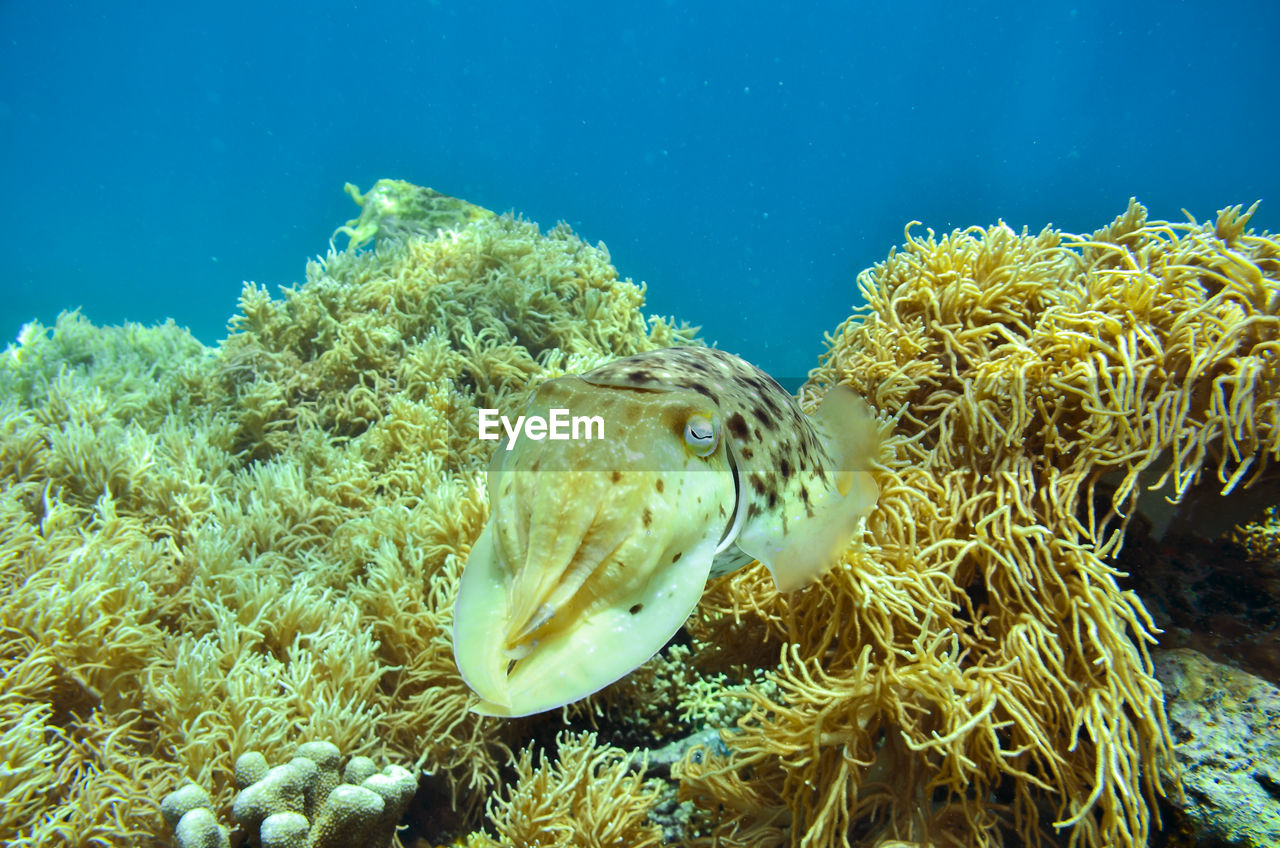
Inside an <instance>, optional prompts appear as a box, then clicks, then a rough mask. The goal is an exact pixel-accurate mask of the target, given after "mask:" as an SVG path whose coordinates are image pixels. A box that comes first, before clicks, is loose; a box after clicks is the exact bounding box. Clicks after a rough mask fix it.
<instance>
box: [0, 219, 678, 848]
mask: <svg viewBox="0 0 1280 848" xmlns="http://www.w3.org/2000/svg"><path fill="white" fill-rule="evenodd" d="M366 202H367V200H366ZM377 242H378V243H377V248H376V250H373V251H363V252H361V251H344V252H338V251H331V252H330V253H329V255H328V256H327V257H326V258H325V259H324V260H323V261H316V262H312V263H310V265H309V266H308V269H307V276H308V279H307V281H306V283H305V284H303V285H300V286H298V287H296V288H291V289H287V290H286V291H284V292H283V296H282V297H279V298H273V297H271V296H270V295H269V294H268V293H267V292H266V291H264V290H263V289H261V288H259V287H257V286H254V285H252V284H250V285H247V286H246V288H245V290H244V293H243V296H242V297H241V314H239V315H238V316H236V317H235V318H234V319H233V320H232V330H231V334H230V336H229V338H227V339H226V340H225V341H224V342H223V343H222V344H221V345H220V346H219V347H218V348H216V349H213V350H207V349H205V348H203V347H202V346H201V345H199V344H198V343H196V342H195V341H194V340H193V339H191V337H190V336H189V335H188V334H186V333H185V332H184V331H181V330H178V329H176V328H173V327H158V328H153V329H143V328H137V327H132V326H129V327H124V328H97V327H93V326H91V325H89V324H88V323H87V322H85V321H84V320H83V319H81V318H79V317H78V316H75V315H64V316H63V317H61V318H60V319H59V321H58V323H57V325H56V326H55V327H53V328H51V329H46V328H42V327H38V326H33V327H31V328H29V330H28V331H27V332H25V333H24V335H23V338H22V339H21V341H20V344H19V345H18V346H16V347H14V348H11V349H10V351H9V352H8V353H7V354H5V355H4V356H3V358H0V363H2V364H0V388H2V389H3V393H2V394H0V589H2V590H3V591H2V592H0V671H2V672H3V674H4V680H5V686H4V688H3V690H2V691H0V744H3V757H4V761H5V763H6V772H5V777H4V779H3V781H0V841H4V842H6V844H13V845H45V844H53V843H55V842H56V843H58V844H66V845H77V844H99V845H126V844H127V845H148V844H165V842H166V841H167V839H166V837H164V836H162V833H163V831H164V828H163V825H162V823H161V821H160V814H159V810H158V802H159V799H160V798H161V797H163V796H164V795H165V794H166V793H167V792H169V791H171V790H172V789H174V788H176V787H178V786H179V785H180V784H182V783H184V782H186V781H194V782H196V783H198V784H200V785H201V786H203V787H206V788H207V790H208V791H209V794H210V798H211V805H212V810H213V811H214V812H215V813H216V818H217V819H221V820H223V821H229V820H230V818H229V816H230V813H231V807H232V803H233V798H234V795H235V785H234V780H233V775H234V764H235V763H236V761H237V758H239V757H240V756H241V755H243V754H245V753H246V752H248V751H259V752H261V753H262V754H263V755H265V756H266V757H267V758H268V759H269V760H272V761H278V760H281V759H283V758H286V757H287V756H288V755H289V754H290V753H291V752H292V751H293V749H294V746H295V745H297V744H298V743H299V742H307V741H311V740H319V739H324V740H329V741H331V742H333V743H334V744H336V745H338V746H339V747H340V748H341V749H342V750H343V751H344V752H346V753H347V754H349V755H361V756H373V757H378V758H381V759H384V760H386V761H388V762H392V763H398V764H401V765H403V766H405V767H408V768H411V769H419V768H421V769H425V770H427V771H429V772H431V773H433V774H435V775H436V776H437V780H438V781H439V782H438V784H437V786H438V787H440V791H443V792H444V794H445V800H444V803H445V806H448V804H449V803H450V802H451V801H456V804H457V806H458V807H459V808H461V809H463V810H472V811H479V810H480V809H482V807H483V802H484V799H485V796H486V793H487V791H488V790H490V789H492V788H493V787H494V786H495V784H496V781H497V776H498V764H499V763H500V762H501V761H502V760H503V759H504V758H505V757H506V756H507V753H508V752H507V743H508V742H509V741H511V740H512V739H514V738H516V735H517V734H520V733H521V731H520V729H519V728H518V727H516V726H514V725H509V724H503V723H501V722H497V721H494V720H491V719H483V718H480V717H477V716H475V715H473V714H471V713H469V712H468V711H467V705H468V703H469V702H470V699H471V697H472V696H471V695H470V694H469V692H468V690H467V689H466V687H465V686H464V685H463V683H462V681H461V679H460V678H459V677H458V672H457V669H456V667H455V665H454V662H453V656H452V652H451V649H450V644H449V638H448V623H449V618H450V608H451V606H452V603H453V595H454V591H455V585H456V580H457V574H458V571H459V568H460V564H461V561H462V558H464V557H465V555H466V553H467V550H468V548H469V545H470V543H471V541H472V540H473V539H474V538H475V536H476V535H478V534H479V532H480V528H481V526H482V525H483V522H484V520H485V518H486V513H487V506H486V500H485V493H484V474H483V472H484V468H485V464H486V459H487V457H486V456H485V453H484V446H482V445H481V444H480V443H478V442H477V440H476V439H475V437H474V435H475V421H476V409H477V407H479V406H490V407H494V406H499V405H503V404H505V402H506V401H511V402H513V403H514V402H518V398H519V397H520V393H521V392H523V391H525V389H526V387H527V386H528V384H529V383H530V381H531V380H536V379H541V378H542V377H544V376H559V375H560V374H563V373H565V372H566V371H578V370H585V369H588V368H591V367H594V366H596V365H598V364H600V363H602V362H604V361H607V360H610V359H613V358H615V357H616V356H619V355H625V354H630V353H636V352H640V351H643V350H648V349H651V348H654V347H658V346H664V345H669V344H672V343H676V342H685V343H687V342H688V341H689V340H690V338H691V335H692V334H691V332H690V331H689V330H687V329H683V328H676V327H673V326H672V325H671V324H669V323H667V322H665V321H661V320H657V319H653V320H650V321H646V319H645V318H644V316H643V315H642V314H641V312H640V307H641V305H642V303H643V297H644V295H643V289H642V288H641V287H639V286H637V285H634V284H632V283H631V282H630V281H626V280H619V279H618V277H617V274H616V272H615V270H614V269H613V267H612V266H611V265H610V264H609V258H608V254H607V252H606V251H605V250H604V248H603V246H600V247H594V248H593V247H590V246H589V245H587V244H584V243H583V242H582V241H580V240H579V239H578V238H577V237H576V236H574V235H573V234H572V233H571V232H570V231H569V230H568V228H567V227H564V226H561V227H557V228H555V229H553V230H551V231H550V232H549V233H546V234H542V233H540V232H539V230H538V228H537V227H536V226H535V225H533V224H531V223H528V222H525V221H520V220H516V219H513V218H511V217H498V216H492V215H485V216H478V219H477V220H475V221H474V222H473V223H469V224H466V225H465V226H460V227H459V228H457V229H445V230H439V231H437V230H436V229H434V227H433V228H432V229H431V230H430V231H429V232H426V233H422V234H415V233H414V232H412V231H409V230H401V231H398V232H397V233H396V234H395V236H394V237H390V236H389V237H386V238H383V237H379V238H378V240H377Z"/></svg>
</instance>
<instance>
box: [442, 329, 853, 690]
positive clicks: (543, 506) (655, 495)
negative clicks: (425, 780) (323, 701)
mask: <svg viewBox="0 0 1280 848" xmlns="http://www.w3.org/2000/svg"><path fill="white" fill-rule="evenodd" d="M554 409H567V410H570V411H571V412H572V413H573V414H574V415H580V414H587V415H597V416H599V417H600V418H601V419H602V420H603V421H604V422H605V427H604V431H605V432H604V434H603V435H604V438H603V439H591V438H586V437H581V438H573V439H567V440H560V441H552V440H549V439H548V440H542V441H535V440H530V439H527V438H522V439H518V440H517V443H516V444H515V445H514V446H513V448H514V449H513V450H511V451H506V450H504V449H502V448H500V449H499V450H498V451H497V453H496V454H495V458H494V464H493V466H492V468H491V470H490V476H489V497H490V505H491V518H490V522H489V525H488V526H487V527H486V528H485V531H484V533H483V534H482V535H481V536H480V538H479V539H477V540H476V543H475V545H474V546H473V548H472V551H471V554H470V556H469V558H468V561H467V565H466V568H465V570H464V572H463V578H462V585H461V587H460V590H459V597H458V602H457V605H456V607H455V617H454V654H455V657H456V658H457V661H458V667H459V670H460V671H461V673H462V676H463V678H464V679H465V680H466V681H467V683H468V684H469V685H470V686H471V688H472V689H473V690H475V691H476V693H477V694H479V695H480V697H481V701H480V703H479V704H478V705H477V706H476V707H474V709H475V710H476V711H477V712H482V713H486V714H493V715H526V714H530V713H534V712H541V711H543V710H547V709H553V708H555V707H557V706H561V705H563V704H566V703H569V702H572V701H575V700H578V699H580V698H583V697H586V696H587V695H589V694H591V693H592V692H594V691H596V690H597V689H600V688H602V687H603V686H605V685H607V684H609V683H611V682H613V681H614V680H617V679H618V678H620V677H622V676H624V675H626V674H627V673H629V672H630V671H631V670H633V669H634V668H635V667H636V666H638V665H640V664H641V663H643V662H644V661H645V660H647V659H648V658H649V657H651V656H652V655H653V654H654V653H656V652H657V651H658V650H660V649H661V648H662V646H663V645H664V644H665V643H666V642H667V640H668V639H670V637H671V636H672V635H674V633H675V631H676V630H678V629H679V627H680V626H681V625H682V624H683V623H684V621H685V619H686V618H687V617H688V615H689V614H690V613H691V612H692V610H693V608H694V606H696V604H697V602H698V599H699V598H700V597H701V594H702V590H703V588H704V586H705V584H706V581H707V580H708V579H709V578H710V577H712V576H715V575H717V574H722V573H727V572H728V571H732V570H733V569H735V568H738V567H740V566H742V565H745V564H747V563H749V562H751V561H753V560H757V559H758V560H760V561H761V562H762V563H764V564H765V565H766V566H767V567H768V568H769V569H770V571H771V573H772V574H773V577H774V580H775V582H776V583H777V585H778V587H779V589H781V590H783V591H791V590H793V589H797V588H800V587H801V586H803V585H805V584H806V583H808V582H810V581H812V580H814V579H816V578H818V577H820V576H821V574H822V573H824V572H825V571H826V570H827V569H828V568H830V567H831V566H832V565H834V564H835V563H836V562H838V561H839V559H840V557H841V556H842V555H843V553H844V552H845V550H846V549H847V547H848V545H849V543H850V541H851V540H852V539H853V538H855V537H856V535H857V534H858V532H859V529H860V527H861V522H862V519H863V518H864V517H865V515H866V514H867V513H868V512H869V511H870V510H871V509H872V508H873V507H874V505H875V501H876V497H877V495H878V491H877V489H876V486H875V483H874V480H873V478H872V474H871V473H870V471H869V467H870V463H871V462H872V461H873V460H874V457H875V452H876V446H877V437H876V425H875V422H874V419H873V418H872V417H871V416H870V414H869V412H868V410H867V408H866V406H865V404H863V403H862V402H861V400H860V399H858V398H856V396H854V395H853V393H852V392H851V391H849V390H848V389H845V388H840V387H838V388H837V389H834V390H832V392H830V393H829V394H828V396H827V398H826V399H825V400H824V402H823V404H822V407H821V408H820V410H819V412H818V415H817V416H816V418H810V417H809V416H806V415H805V414H804V413H803V412H802V411H801V409H800V407H799V405H798V404H797V403H796V401H795V399H794V398H793V397H792V396H791V395H790V394H788V393H787V392H786V391H785V390H784V389H783V388H782V387H781V386H779V385H778V383H777V382H776V381H775V380H773V378H771V377H770V376H769V375H768V374H765V373H764V372H763V371H761V370H760V369H758V368H756V367H755V366H753V365H751V364H750V363H748V362H746V361H744V360H742V359H740V358H738V357H736V356H733V355H732V354H728V353H725V352H723V351H719V350H714V349H710V348H693V347H683V348H669V349H666V350H660V351H653V352H650V353H643V354H639V355H636V356H631V357H627V358H625V359H619V360H617V361H615V362H611V363H609V364H607V365H604V366H602V367H600V368H597V369H595V370H594V371H591V372H588V373H586V374H583V375H581V376H580V377H562V378H560V379H557V380H551V381H549V382H547V383H545V384H543V385H542V386H541V387H540V388H539V390H538V391H537V393H536V394H535V396H534V400H533V402H532V404H531V405H530V409H529V410H528V414H530V415H543V416H545V415H547V414H549V413H550V412H551V410H554Z"/></svg>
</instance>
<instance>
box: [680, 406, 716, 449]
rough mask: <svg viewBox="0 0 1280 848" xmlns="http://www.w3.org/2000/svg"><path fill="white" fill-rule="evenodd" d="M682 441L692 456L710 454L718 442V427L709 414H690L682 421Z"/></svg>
mask: <svg viewBox="0 0 1280 848" xmlns="http://www.w3.org/2000/svg"><path fill="white" fill-rule="evenodd" d="M684 443H685V444H686V445H688V446H689V451H690V452H691V453H692V454H693V455H694V456H710V455H711V454H712V453H714V452H715V449H716V446H717V445H718V444H720V427H719V425H718V424H717V423H716V421H715V419H713V418H712V417H711V416H709V415H701V414H698V415H690V416H689V420H688V421H686V422H684Z"/></svg>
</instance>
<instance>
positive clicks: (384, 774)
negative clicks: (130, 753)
mask: <svg viewBox="0 0 1280 848" xmlns="http://www.w3.org/2000/svg"><path fill="white" fill-rule="evenodd" d="M339 764H340V756H339V753H338V748H337V746H336V745H333V744H332V743H330V742H308V743H306V744H304V745H301V746H299V747H298V750H297V752H296V753H295V755H294V757H293V759H291V760H290V761H289V762H287V763H284V764H283V765H279V766H276V767H274V768H266V758H265V757H264V756H263V755H262V753H261V752H258V751H249V752H247V753H245V754H244V755H242V756H241V757H240V758H239V760H238V761H237V762H236V775H237V778H238V780H245V781H247V782H246V783H244V785H242V786H241V788H240V792H239V793H238V794H237V795H236V797H235V801H234V803H233V804H232V815H233V816H234V818H235V820H236V823H237V825H238V828H237V831H236V833H237V839H238V840H239V839H241V838H247V839H248V840H249V842H250V844H259V845H261V846H263V848H347V846H351V845H365V846H369V848H388V847H389V846H390V845H391V844H392V839H393V838H394V836H395V832H396V826H397V824H398V823H399V821H400V817H401V816H402V815H403V814H404V811H405V808H406V807H407V806H408V805H409V801H410V800H412V798H413V793H414V791H415V790H416V789H417V785H418V780H417V777H416V776H415V775H414V774H413V773H412V772H410V771H409V770H408V769H404V768H401V767H399V766H387V767H386V768H384V769H382V770H381V771H379V772H374V771H373V770H372V768H373V763H372V761H371V760H369V759H368V758H367V757H352V758H351V762H350V763H349V764H348V768H347V770H346V771H345V773H344V775H343V780H342V782H339V778H338V766H339ZM352 764H354V765H352ZM264 769H265V771H264ZM353 781H354V782H353ZM212 807H213V803H212V800H211V798H210V796H209V794H208V793H207V792H205V791H204V789H202V788H200V787H198V786H197V785H195V784H187V785H186V786H183V787H181V788H179V789H176V790H174V791H173V792H171V793H169V794H168V795H167V796H165V799H164V801H163V802H162V803H161V805H160V809H161V812H162V813H163V814H164V817H165V821H166V823H168V824H169V825H170V826H171V827H173V828H174V838H175V841H176V843H177V845H178V848H203V846H210V848H214V846H218V845H226V844H227V843H228V837H227V830H226V828H223V827H222V826H221V825H219V824H218V822H217V818H216V816H215V815H214V813H213V810H212Z"/></svg>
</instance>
